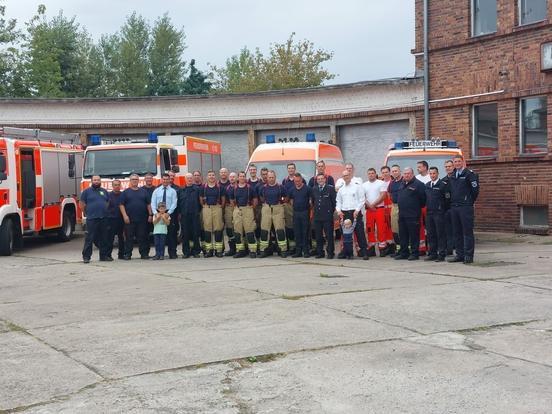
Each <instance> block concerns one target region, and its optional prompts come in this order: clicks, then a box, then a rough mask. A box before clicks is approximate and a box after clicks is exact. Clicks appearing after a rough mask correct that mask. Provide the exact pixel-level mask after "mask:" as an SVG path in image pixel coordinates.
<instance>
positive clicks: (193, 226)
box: [180, 214, 201, 256]
mask: <svg viewBox="0 0 552 414" xmlns="http://www.w3.org/2000/svg"><path fill="white" fill-rule="evenodd" d="M199 221H200V219H199V214H183V215H181V216H180V236H181V238H182V254H183V255H184V256H189V255H193V254H199V252H200V251H201V245H200V244H199V233H200V231H201V228H200V226H199ZM190 244H192V247H190Z"/></svg>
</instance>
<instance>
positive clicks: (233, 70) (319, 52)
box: [212, 33, 335, 92]
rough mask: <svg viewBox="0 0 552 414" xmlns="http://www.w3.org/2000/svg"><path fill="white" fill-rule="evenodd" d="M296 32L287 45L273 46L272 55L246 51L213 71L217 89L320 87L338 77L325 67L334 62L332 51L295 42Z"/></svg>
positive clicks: (257, 50)
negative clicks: (326, 64)
mask: <svg viewBox="0 0 552 414" xmlns="http://www.w3.org/2000/svg"><path fill="white" fill-rule="evenodd" d="M294 37H295V33H292V34H291V35H290V37H289V38H288V40H287V41H286V42H284V43H275V44H271V45H270V49H269V53H268V56H266V57H265V56H264V55H263V54H262V53H261V51H260V50H259V49H258V48H257V49H255V52H251V51H250V50H249V49H248V48H243V49H242V50H241V51H240V54H239V55H234V56H232V57H231V58H230V59H228V60H227V61H226V66H225V67H223V68H217V67H216V66H213V67H212V69H213V71H214V74H215V90H216V91H219V92H220V91H223V92H255V91H264V90H274V89H289V88H305V87H311V86H320V85H322V84H323V83H324V81H326V80H331V79H333V78H335V75H334V74H332V73H330V72H329V71H328V70H326V69H324V68H323V67H322V65H323V64H324V63H325V62H327V61H329V60H331V59H332V57H333V53H332V52H326V51H325V50H323V49H316V48H315V46H314V43H312V42H311V41H309V40H302V41H295V40H294Z"/></svg>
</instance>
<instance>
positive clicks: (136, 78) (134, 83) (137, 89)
mask: <svg viewBox="0 0 552 414" xmlns="http://www.w3.org/2000/svg"><path fill="white" fill-rule="evenodd" d="M149 34H150V33H149V25H148V23H147V22H146V20H145V19H144V18H143V17H142V16H139V15H137V14H136V12H134V13H132V14H131V15H130V16H129V17H128V18H127V20H126V22H125V24H124V25H123V27H122V28H121V39H120V44H119V66H118V68H117V69H118V72H119V81H118V90H119V93H120V94H122V95H123V96H144V95H148V92H149V72H150V65H149V60H148V50H149V45H150V35H149Z"/></svg>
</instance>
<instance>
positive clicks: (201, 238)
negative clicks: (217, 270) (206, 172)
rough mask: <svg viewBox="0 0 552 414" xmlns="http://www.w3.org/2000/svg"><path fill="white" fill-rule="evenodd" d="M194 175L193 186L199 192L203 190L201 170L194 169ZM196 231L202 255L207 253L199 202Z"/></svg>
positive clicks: (201, 208) (201, 210)
mask: <svg viewBox="0 0 552 414" xmlns="http://www.w3.org/2000/svg"><path fill="white" fill-rule="evenodd" d="M193 176H194V187H196V188H197V189H198V191H199V193H200V194H201V191H202V190H203V177H202V176H201V171H199V170H195V171H194V172H193ZM197 231H198V233H199V241H200V243H201V251H202V252H203V255H205V254H207V252H206V251H205V235H204V233H203V206H202V205H201V203H200V204H199V220H198V222H197Z"/></svg>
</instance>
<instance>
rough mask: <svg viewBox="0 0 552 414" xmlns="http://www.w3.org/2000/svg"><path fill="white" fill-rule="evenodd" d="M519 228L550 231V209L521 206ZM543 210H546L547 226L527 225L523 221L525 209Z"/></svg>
mask: <svg viewBox="0 0 552 414" xmlns="http://www.w3.org/2000/svg"><path fill="white" fill-rule="evenodd" d="M519 207H520V208H519V227H520V228H522V229H543V230H544V229H549V228H550V224H549V219H548V217H549V214H550V211H549V207H548V206H546V205H535V206H533V205H524V204H522V205H520V206H519ZM527 207H529V208H539V207H540V208H543V209H545V210H546V217H547V220H546V222H547V224H526V223H524V220H523V217H524V209H525V208H527Z"/></svg>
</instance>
